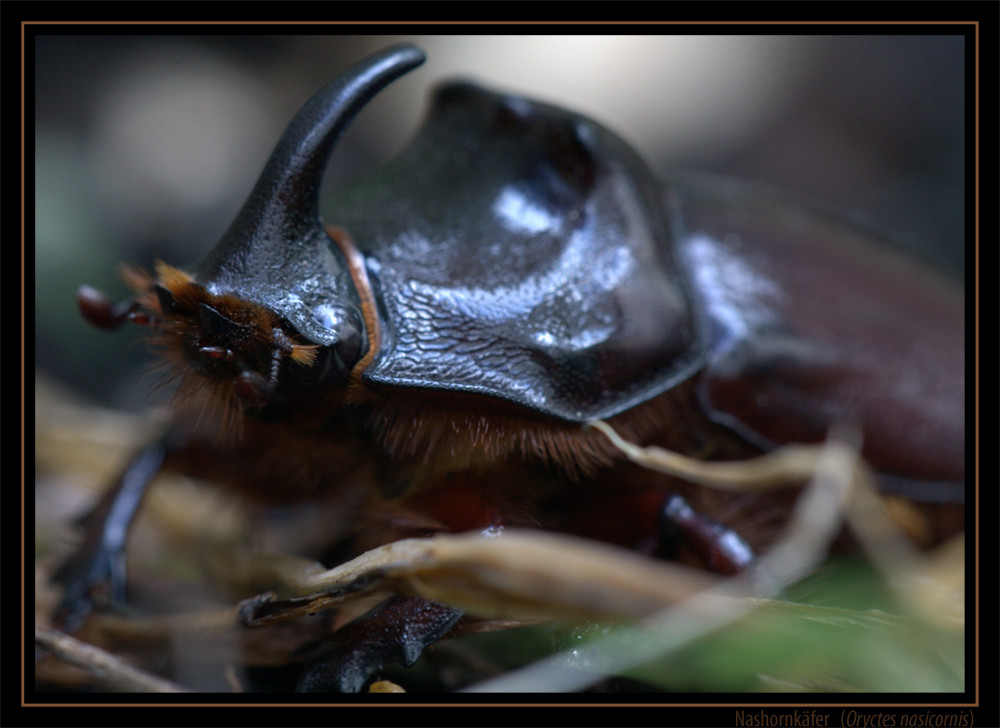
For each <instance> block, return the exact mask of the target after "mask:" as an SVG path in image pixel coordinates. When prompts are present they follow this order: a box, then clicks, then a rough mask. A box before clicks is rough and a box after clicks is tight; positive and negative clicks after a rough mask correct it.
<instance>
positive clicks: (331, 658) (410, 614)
mask: <svg viewBox="0 0 1000 728" xmlns="http://www.w3.org/2000/svg"><path fill="white" fill-rule="evenodd" d="M461 616H462V612H460V611H459V610H457V609H455V608H454V607H450V606H448V605H446V604H440V603H438V602H429V601H426V600H425V599H421V598H420V597H392V598H391V599H389V600H388V601H387V602H384V603H382V604H381V605H379V606H377V607H375V609H373V610H372V611H370V612H368V613H367V614H365V615H364V616H362V617H359V618H358V619H356V620H354V621H353V622H351V623H350V624H347V625H345V626H344V627H342V628H341V629H339V630H337V631H336V632H334V633H333V635H332V636H331V638H330V640H329V641H328V642H327V643H325V644H324V646H323V649H322V653H321V654H320V655H319V656H317V657H315V658H314V659H313V661H312V662H311V663H310V664H309V665H308V667H307V668H306V671H305V673H304V674H303V676H302V678H301V680H300V681H299V685H298V687H297V691H298V692H304V693H321V692H340V693H357V692H360V691H361V690H362V688H364V686H365V683H367V682H368V680H369V679H370V678H371V677H372V675H374V674H375V672H376V671H377V670H379V669H380V668H381V667H382V666H383V665H385V664H387V663H390V662H399V663H402V664H403V665H405V666H406V667H409V666H411V665H412V664H413V663H414V662H416V661H417V658H418V657H419V656H420V653H421V652H422V651H423V649H424V648H425V647H427V646H428V645H431V644H433V643H434V642H436V641H438V640H439V639H440V638H441V637H442V636H444V634H445V633H446V632H447V631H448V630H449V629H451V628H452V627H453V626H454V625H455V623H456V622H457V621H458V620H459V618H460V617H461Z"/></svg>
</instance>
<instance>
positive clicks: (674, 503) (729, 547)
mask: <svg viewBox="0 0 1000 728" xmlns="http://www.w3.org/2000/svg"><path fill="white" fill-rule="evenodd" d="M684 546H687V547H690V548H692V549H694V551H695V552H696V554H697V555H698V556H699V557H700V558H701V559H702V560H703V561H704V562H705V565H706V567H707V568H708V570H709V571H713V572H715V573H717V574H738V573H740V572H741V571H743V570H744V569H746V568H747V567H748V566H749V565H750V564H751V563H752V562H753V560H754V553H753V549H751V548H750V546H748V545H747V543H746V541H744V540H743V539H742V538H741V537H740V536H739V534H737V533H736V531H734V530H732V529H731V528H728V527H727V526H724V525H722V524H721V523H719V522H718V521H715V520H713V519H711V518H709V517H708V516H705V515H703V514H701V513H698V512H697V511H696V510H694V509H693V508H692V507H691V506H690V505H688V503H687V501H685V500H684V499H683V498H682V497H681V496H679V495H676V494H674V495H671V496H670V497H668V498H667V499H666V501H665V502H664V504H663V510H662V511H661V512H660V548H659V553H660V555H661V556H663V557H665V558H675V557H676V556H677V555H678V552H679V551H680V550H681V548H682V547H684Z"/></svg>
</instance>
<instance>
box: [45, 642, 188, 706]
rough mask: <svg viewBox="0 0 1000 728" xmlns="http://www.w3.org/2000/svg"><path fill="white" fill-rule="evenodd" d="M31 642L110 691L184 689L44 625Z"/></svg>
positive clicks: (185, 689)
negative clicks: (73, 666)
mask: <svg viewBox="0 0 1000 728" xmlns="http://www.w3.org/2000/svg"><path fill="white" fill-rule="evenodd" d="M35 644H36V645H37V646H38V647H39V648H41V649H43V650H45V651H46V652H50V653H51V654H52V655H54V656H55V657H57V658H59V659H60V660H62V661H64V662H68V663H69V664H71V665H76V666H77V667H79V668H81V669H83V670H86V671H87V672H88V673H90V674H91V675H93V676H94V677H96V678H97V679H98V680H100V681H101V682H103V683H105V684H106V685H107V687H108V688H109V689H110V690H114V691H118V692H132V693H185V692H190V691H189V690H188V689H187V688H183V687H181V686H180V685H177V684H175V683H172V682H170V681H169V680H164V679H163V678H161V677H157V676H156V675H151V674H149V673H148V672H144V671H142V670H140V669H138V668H136V667H134V666H132V665H130V664H128V663H127V662H125V661H124V660H122V659H121V658H119V657H116V656H115V655H112V654H111V653H109V652H105V651H104V650H102V649H100V648H99V647H94V646H93V645H89V644H87V643H86V642H81V641H80V640H77V639H74V638H73V637H70V636H69V635H66V634H63V633H62V632H59V631H57V630H54V629H49V628H47V627H39V626H36V627H35Z"/></svg>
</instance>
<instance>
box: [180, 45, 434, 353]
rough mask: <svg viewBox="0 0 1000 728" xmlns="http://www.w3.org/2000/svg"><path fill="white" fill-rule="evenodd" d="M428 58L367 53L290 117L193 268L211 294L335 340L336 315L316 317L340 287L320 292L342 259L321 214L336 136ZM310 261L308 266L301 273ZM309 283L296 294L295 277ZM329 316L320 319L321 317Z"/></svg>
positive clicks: (392, 51) (405, 51)
mask: <svg viewBox="0 0 1000 728" xmlns="http://www.w3.org/2000/svg"><path fill="white" fill-rule="evenodd" d="M423 61H424V53H423V52H422V51H421V50H419V49H418V48H415V47H414V46H410V45H398V46H392V47H390V48H387V49H385V50H383V51H380V52H379V53H375V54H374V55H371V56H369V57H368V58H366V59H364V60H362V61H361V62H359V63H357V64H355V65H354V66H352V67H350V68H349V69H348V70H347V71H345V72H344V73H343V74H342V75H340V76H339V77H338V78H336V79H335V80H334V81H332V82H331V83H330V84H328V85H327V86H325V87H324V88H323V89H322V90H320V91H319V93H317V94H316V95H315V96H313V97H312V98H311V99H310V100H309V101H308V102H307V103H306V104H305V106H303V107H302V109H301V110H300V111H299V112H298V114H296V116H295V118H294V119H292V121H291V123H290V124H289V125H288V128H287V129H286V130H285V133H284V134H283V135H282V137H281V139H280V140H279V141H278V144H277V146H276V147H275V149H274V151H273V152H272V153H271V157H270V159H268V162H267V165H266V166H265V167H264V171H263V172H262V173H261V175H260V178H259V179H258V180H257V184H256V185H255V186H254V188H253V191H252V192H251V193H250V196H249V198H248V199H247V201H246V202H245V203H244V204H243V207H242V208H241V210H240V212H239V214H238V215H237V216H236V219H235V220H234V221H233V223H232V224H231V225H230V226H229V229H228V230H227V231H226V233H225V234H224V235H223V236H222V239H221V240H220V241H219V243H218V244H217V245H216V246H215V248H214V249H213V250H212V251H211V252H210V253H209V254H208V256H207V257H206V258H205V259H204V260H203V261H202V262H201V264H200V265H199V266H198V269H197V271H196V280H198V282H199V283H202V284H203V285H205V286H206V287H207V288H209V289H210V290H212V291H213V292H232V293H237V294H239V295H242V296H244V297H247V298H249V299H251V300H256V302H258V303H261V304H264V305H266V306H269V307H271V308H273V309H274V310H277V311H279V312H281V313H283V314H285V315H286V316H287V317H288V318H289V319H291V320H292V323H293V324H295V325H296V326H297V327H298V328H299V330H300V331H301V332H302V333H303V334H305V335H306V336H308V337H309V338H311V339H313V340H315V341H319V342H320V343H324V344H330V343H333V342H335V341H336V340H337V338H338V337H337V335H336V328H337V322H336V320H335V319H336V318H337V316H336V315H334V316H332V318H331V316H330V315H328V314H327V315H320V316H318V315H317V314H316V310H315V309H316V306H317V305H319V302H321V301H324V300H325V301H329V300H331V294H333V295H334V296H336V294H337V293H338V292H337V291H330V290H326V291H322V292H318V291H317V290H316V289H315V284H316V282H317V281H319V280H325V279H330V278H335V277H336V276H337V275H338V273H339V272H340V271H341V270H342V269H343V268H344V264H343V261H341V260H339V259H336V260H332V259H331V256H333V257H336V254H335V253H333V252H332V251H330V250H329V249H330V246H329V243H328V239H327V236H326V233H325V232H324V231H323V228H322V222H321V219H320V215H319V190H320V183H321V182H322V178H323V171H324V169H325V167H326V162H327V160H328V159H329V157H330V154H331V152H332V151H333V147H334V144H335V143H336V141H337V138H338V137H339V136H340V134H341V133H342V132H343V131H344V129H345V128H346V127H347V125H348V124H349V123H350V121H351V120H352V119H353V118H354V116H355V115H356V114H357V113H358V112H359V111H360V110H361V108H362V107H363V106H364V105H365V104H366V103H368V101H370V100H371V99H372V97H374V96H375V94H377V93H378V92H379V91H381V90H382V89H383V88H385V87H386V86H387V85H388V84H389V83H391V82H392V81H394V80H395V79H397V78H399V77H400V76H402V75H403V74H405V73H406V72H408V71H410V70H412V69H413V68H415V67H417V66H419V65H420V64H421V63H423ZM304 262H305V264H306V266H307V267H308V268H311V269H310V270H303V263H304ZM303 280H308V281H311V285H312V287H311V288H310V290H308V291H296V290H294V289H295V288H296V286H295V281H303ZM324 318H325V319H326V320H325V321H323V319H324Z"/></svg>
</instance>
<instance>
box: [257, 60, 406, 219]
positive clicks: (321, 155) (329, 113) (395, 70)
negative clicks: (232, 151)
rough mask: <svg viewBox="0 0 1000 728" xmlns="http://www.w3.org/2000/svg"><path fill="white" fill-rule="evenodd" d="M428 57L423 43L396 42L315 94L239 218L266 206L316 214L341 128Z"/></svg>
mask: <svg viewBox="0 0 1000 728" xmlns="http://www.w3.org/2000/svg"><path fill="white" fill-rule="evenodd" d="M423 62H424V54H423V52H422V51H421V50H419V49H418V48H415V47H413V46H409V45H401V46H393V47H391V48H387V49H385V50H384V51H381V52H379V53H376V54H374V55H372V56H369V57H368V58H366V59H364V60H362V61H360V62H359V63H357V64H355V65H354V66H351V68H349V69H348V70H347V71H345V72H344V73H343V74H342V75H341V76H340V77H338V78H337V79H336V80H334V81H332V82H331V83H329V84H328V85H327V86H325V87H324V88H323V89H322V90H320V91H319V93H317V94H316V95H315V96H313V97H312V98H311V99H310V100H309V101H308V102H307V103H306V105H305V106H303V107H302V109H301V110H300V111H299V113H298V114H296V115H295V118H294V119H292V122H291V123H290V124H289V125H288V128H287V129H286V130H285V133H284V134H283V135H282V137H281V140H280V141H279V142H278V145H277V146H276V147H275V149H274V151H273V152H272V153H271V158H270V159H269V160H268V162H267V166H265V167H264V171H263V172H262V173H261V176H260V179H259V180H258V181H257V185H256V186H255V187H254V190H253V193H252V194H251V195H250V198H249V199H248V200H247V202H246V204H245V205H244V206H243V210H242V211H241V212H240V217H238V218H237V222H239V220H240V218H242V217H243V216H244V215H246V216H249V217H250V218H251V219H257V218H258V216H259V215H260V214H261V212H262V211H263V210H267V211H268V213H269V215H278V216H282V214H283V212H282V211H285V212H284V215H288V214H291V215H294V216H298V215H299V214H301V213H303V212H307V213H308V214H310V216H311V217H312V218H313V219H315V218H316V217H317V214H318V197H319V188H320V182H321V181H322V177H323V170H324V168H325V167H326V162H327V160H328V159H329V158H330V153H331V152H332V151H333V146H334V144H335V143H336V141H337V139H338V138H339V137H340V135H341V133H342V132H343V131H344V129H345V128H347V125H348V124H349V123H350V122H351V120H352V119H353V118H354V117H355V115H357V113H358V112H359V111H360V110H361V108H362V107H363V106H364V105H365V104H367V103H368V102H369V101H371V99H372V98H373V97H374V96H375V94H377V93H378V92H379V91H381V90H382V89H383V88H385V87H386V86H387V85H388V84H390V83H391V82H392V81H394V80H396V79H397V78H399V77H400V76H402V75H403V74H405V73H406V72H407V71H410V70H412V69H413V68H415V67H416V66H419V65H420V64H421V63H423Z"/></svg>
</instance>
